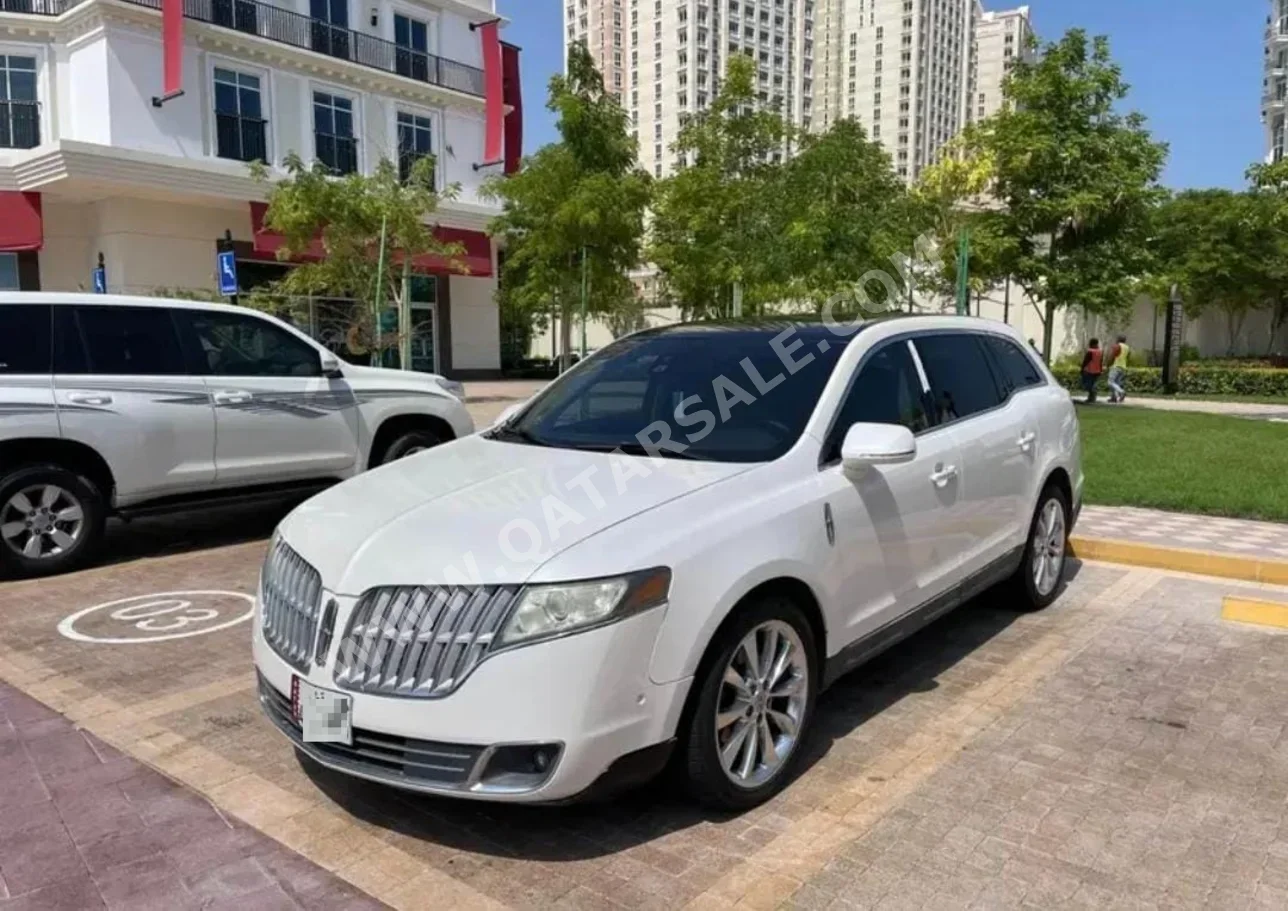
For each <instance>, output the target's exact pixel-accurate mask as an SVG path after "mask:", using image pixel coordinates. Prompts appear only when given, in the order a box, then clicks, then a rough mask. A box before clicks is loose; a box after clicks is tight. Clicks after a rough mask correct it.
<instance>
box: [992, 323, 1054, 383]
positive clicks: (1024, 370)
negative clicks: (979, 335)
mask: <svg viewBox="0 0 1288 911" xmlns="http://www.w3.org/2000/svg"><path fill="white" fill-rule="evenodd" d="M983 339H984V346H985V347H986V348H988V350H989V352H990V353H991V354H992V355H993V361H994V362H995V363H996V364H997V366H998V367H999V368H1000V369H1001V371H1002V380H1003V381H1004V382H1005V383H1006V384H1007V386H1008V387H1009V388H1010V389H1027V388H1028V387H1030V386H1041V385H1042V373H1041V372H1040V371H1039V370H1038V368H1037V365H1036V364H1034V363H1033V359H1032V358H1031V357H1029V356H1028V355H1027V354H1025V353H1024V350H1023V349H1022V348H1020V346H1019V345H1017V344H1015V342H1013V341H1011V340H1010V339H1006V338H1002V337H1001V336H999V335H986V336H983Z"/></svg>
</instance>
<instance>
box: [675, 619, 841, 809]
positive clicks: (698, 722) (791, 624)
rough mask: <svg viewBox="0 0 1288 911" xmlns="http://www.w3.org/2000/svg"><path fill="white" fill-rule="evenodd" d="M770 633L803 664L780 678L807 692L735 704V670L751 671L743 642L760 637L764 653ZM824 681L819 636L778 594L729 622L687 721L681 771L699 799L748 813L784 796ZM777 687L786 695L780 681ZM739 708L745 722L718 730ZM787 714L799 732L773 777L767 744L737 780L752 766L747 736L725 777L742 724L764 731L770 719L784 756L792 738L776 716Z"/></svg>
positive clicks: (712, 649) (697, 683)
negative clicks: (726, 757)
mask: <svg viewBox="0 0 1288 911" xmlns="http://www.w3.org/2000/svg"><path fill="white" fill-rule="evenodd" d="M769 629H772V630H773V631H774V632H775V633H776V634H777V635H778V636H779V639H780V642H781V641H788V642H791V645H792V651H793V654H796V655H799V660H800V662H801V664H799V665H789V668H788V670H787V671H786V672H785V676H784V677H783V678H781V679H782V680H786V679H789V678H791V679H795V680H798V681H799V683H798V685H799V686H800V687H803V689H804V696H803V698H801V697H791V698H789V697H780V698H765V697H764V696H762V695H761V694H760V693H753V694H752V695H751V700H750V701H748V700H741V699H739V700H737V701H732V702H731V697H734V696H735V695H736V689H735V688H734V687H732V686H731V685H730V684H729V683H726V681H725V671H726V669H730V668H732V669H734V671H735V673H738V672H739V669H740V668H741V669H742V670H743V671H744V672H745V665H746V663H747V662H746V659H747V654H746V652H745V651H744V650H743V642H744V639H746V638H748V637H749V636H750V635H751V633H752V632H753V631H756V633H757V638H756V641H757V645H758V651H763V649H764V647H765V646H766V645H767V644H768V638H767V633H768V630H769ZM789 631H790V632H789ZM780 648H781V646H780ZM821 676H822V675H821V673H820V669H819V666H818V647H817V645H816V643H815V642H814V633H813V630H812V629H811V627H810V625H809V622H808V621H807V620H806V619H805V615H804V613H802V612H801V609H800V608H799V607H797V606H796V604H795V603H794V602H792V601H790V600H788V599H787V598H783V597H779V596H771V597H767V598H764V599H763V600H760V601H757V602H755V603H753V604H750V605H748V606H747V607H746V608H745V609H743V610H739V611H738V613H737V614H736V615H735V616H734V617H733V620H732V622H729V623H727V624H726V625H725V626H724V627H723V628H722V629H721V630H720V632H719V633H718V634H717V635H716V638H715V639H714V640H713V641H712V643H711V647H710V648H709V649H708V652H707V658H706V659H704V661H703V665H702V670H701V671H700V672H699V674H698V677H697V678H696V679H695V681H694V684H695V686H697V687H698V689H697V690H696V691H695V694H694V699H695V701H694V704H693V709H692V711H691V712H689V713H688V714H687V715H686V719H687V720H686V721H685V723H684V726H683V728H682V735H681V750H680V759H681V769H680V771H681V773H682V774H683V776H684V779H685V784H686V786H687V788H688V790H689V792H690V793H691V794H692V795H693V797H694V798H695V799H696V800H698V801H699V802H701V803H704V804H706V805H708V806H711V807H714V808H717V809H720V810H747V809H750V808H751V807H754V806H757V805H758V804H761V803H764V802H765V801H766V800H768V799H769V798H771V797H773V796H774V795H775V794H776V793H778V792H779V791H780V790H782V788H783V787H784V786H785V785H786V784H787V782H789V781H790V780H791V778H792V771H793V769H794V768H795V767H796V765H797V763H799V762H800V757H801V754H802V752H803V750H802V744H803V743H804V740H805V737H806V735H807V733H808V731H809V725H810V721H811V719H812V718H813V714H814V698H815V695H816V692H817V690H818V682H819V680H820V679H821ZM744 683H745V681H744ZM776 688H777V689H778V690H783V689H786V687H785V686H784V685H783V683H781V682H780V683H779V684H777V687H776ZM744 691H745V688H744ZM763 692H764V690H761V693H763ZM762 707H763V708H767V709H772V710H773V711H774V712H776V713H777V714H776V715H771V714H769V713H767V712H764V713H762ZM735 710H736V711H741V712H743V716H742V717H741V718H738V719H737V720H734V721H732V722H730V723H729V724H728V725H727V726H725V727H724V728H721V729H720V730H719V732H718V731H717V726H718V724H719V721H718V719H717V715H719V714H725V715H726V717H727V716H728V715H729V714H731V713H733V712H734V711H735ZM784 714H786V715H788V716H789V717H790V718H792V719H793V720H794V721H795V731H794V734H792V735H790V736H791V738H792V739H791V742H790V746H789V747H788V749H789V750H790V752H788V753H787V755H786V756H785V757H782V758H781V760H780V761H779V764H778V765H777V767H776V768H774V769H773V770H772V771H770V770H769V769H768V763H762V761H761V758H760V757H763V755H764V753H763V745H762V744H763V742H764V741H758V742H757V744H756V746H757V748H758V751H759V752H758V756H757V757H756V758H754V759H753V764H754V765H755V769H753V771H752V772H751V774H750V775H749V776H747V778H745V779H743V780H742V781H735V777H741V776H740V772H741V771H742V770H743V769H744V768H745V760H746V755H747V741H748V740H749V739H750V737H749V736H745V737H744V738H743V740H742V741H741V743H742V746H741V747H740V748H738V751H737V752H736V753H734V754H733V761H732V762H731V766H732V771H726V768H725V765H724V762H723V761H722V758H721V748H722V745H723V746H724V747H725V748H726V749H727V748H730V747H732V746H733V743H732V742H733V740H734V739H735V738H736V737H737V734H738V731H739V730H741V728H740V727H739V726H740V725H742V724H744V723H745V724H746V725H748V726H749V727H750V728H751V729H752V730H756V731H759V724H758V719H761V718H763V719H764V720H765V722H766V724H767V730H768V731H769V733H770V737H769V739H770V740H773V741H775V746H776V748H777V749H778V752H780V753H781V748H782V746H783V742H784V737H786V736H788V735H787V732H786V729H785V728H784V727H781V726H780V724H779V722H778V721H777V717H778V716H781V715H784Z"/></svg>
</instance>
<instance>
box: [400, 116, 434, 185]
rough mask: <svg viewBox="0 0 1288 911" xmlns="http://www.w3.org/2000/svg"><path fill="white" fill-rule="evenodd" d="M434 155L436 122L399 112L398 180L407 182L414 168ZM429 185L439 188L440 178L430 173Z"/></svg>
mask: <svg viewBox="0 0 1288 911" xmlns="http://www.w3.org/2000/svg"><path fill="white" fill-rule="evenodd" d="M433 154H434V122H433V120H431V119H430V118H429V117H422V116H420V115H419V114H408V113H407V112H405V111H399V112H398V178H399V179H400V180H402V181H404V182H405V181H406V180H407V178H409V177H410V176H411V171H412V167H413V166H414V165H415V164H416V162H418V161H420V160H421V159H422V158H426V157H428V156H431V155H433ZM429 185H430V186H431V187H437V186H438V176H437V174H436V173H434V172H431V173H430V179H429Z"/></svg>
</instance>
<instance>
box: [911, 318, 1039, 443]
mask: <svg viewBox="0 0 1288 911" xmlns="http://www.w3.org/2000/svg"><path fill="white" fill-rule="evenodd" d="M940 335H964V336H967V337H969V338H973V339H974V341H975V344H976V345H978V346H979V349H980V351H981V353H982V354H983V355H984V363H985V364H987V365H988V371H989V376H990V377H992V378H993V387H994V388H995V389H997V391H998V393H999V394H1000V393H1002V392H1006V389H1005V388H1004V387H1001V386H998V381H997V374H996V373H995V372H994V370H993V364H992V360H991V358H990V354H989V350H988V346H987V345H985V344H984V342H983V337H984V336H986V335H998V336H999V337H1000V338H1005V336H1003V335H1001V334H1000V333H993V332H983V331H981V330H979V329H927V330H924V331H922V332H919V333H917V336H918V337H921V338H933V337H935V336H940ZM1007 385H1008V386H1009V383H1008V384H1007ZM1034 388H1036V387H1034V386H1025V387H1024V389H1034ZM1022 391H1024V390H1023V389H1021V390H1014V389H1013V390H1010V391H1009V392H1007V393H1006V395H1005V397H1004V398H1003V399H1002V400H1001V401H1000V402H999V403H998V404H996V405H994V406H993V407H992V408H985V409H984V410H983V411H976V412H973V413H971V414H968V415H967V416H966V417H964V418H958V419H957V420H955V421H949V422H947V423H938V424H935V425H933V426H931V427H929V428H927V429H926V430H925V431H924V432H925V433H928V434H929V433H934V432H935V431H936V430H945V429H947V428H949V427H960V426H961V425H963V424H965V423H966V422H967V421H973V420H974V419H975V418H979V417H984V416H985V415H989V414H992V413H993V412H995V411H1002V410H1003V409H1005V408H1006V407H1007V406H1008V405H1010V404H1011V400H1012V399H1013V398H1015V394H1016V392H1022ZM918 436H920V434H918Z"/></svg>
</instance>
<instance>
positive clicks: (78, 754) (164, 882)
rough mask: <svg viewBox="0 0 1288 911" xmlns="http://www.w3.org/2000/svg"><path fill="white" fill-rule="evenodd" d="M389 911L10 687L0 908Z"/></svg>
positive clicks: (3, 729) (2, 717)
mask: <svg viewBox="0 0 1288 911" xmlns="http://www.w3.org/2000/svg"><path fill="white" fill-rule="evenodd" d="M104 907H107V908H122V909H129V911H143V909H148V908H156V909H164V911H182V909H187V908H208V909H245V911H252V909H253V911H261V909H300V908H308V909H310V911H313V909H324V908H326V909H330V908H337V909H338V908H353V909H359V908H380V907H383V906H382V905H381V904H380V903H378V902H376V901H374V900H372V899H370V898H368V897H367V896H365V895H363V894H361V893H359V892H358V891H357V890H356V889H354V888H352V887H351V886H349V885H347V884H346V883H343V882H341V881H340V880H339V879H337V878H336V877H335V876H333V875H332V874H330V873H328V872H326V871H325V870H323V869H322V868H320V867H318V866H317V865H315V864H313V863H312V862H310V861H308V860H305V859H304V858H303V857H301V856H300V855H298V854H296V853H295V852H294V851H291V850H290V849H288V848H286V847H284V846H282V845H281V844H279V843H278V842H276V841H274V840H273V839H271V838H268V837H266V836H264V835H262V834H260V833H259V832H257V831H255V830H254V829H252V828H250V827H249V826H247V825H245V824H243V823H241V822H239V821H237V820H235V819H232V818H230V817H229V816H226V815H224V814H223V813H221V812H219V811H218V810H217V809H215V808H214V807H213V806H212V805H211V804H210V803H209V802H207V801H206V800H205V799H204V798H202V797H199V796H198V795H196V794H194V793H193V792H191V791H189V790H187V789H186V788H183V787H181V786H180V785H178V784H175V783H174V782H172V781H171V780H170V779H168V778H166V777H165V776H163V775H160V774H158V773H156V772H154V771H152V770H151V769H148V768H147V767H146V766H143V765H141V764H140V763H138V762H136V761H134V760H133V759H129V758H127V757H125V756H123V755H122V754H120V753H118V752H117V751H116V750H114V749H112V748H111V747H109V746H107V745H106V744H104V743H103V742H102V741H101V740H99V739H98V738H96V737H94V736H93V735H92V734H89V733H88V732H85V731H82V730H79V729H77V728H76V727H74V726H73V725H72V724H71V722H69V721H67V719H65V718H63V717H62V716H61V715H59V714H57V713H55V712H53V711H51V710H50V709H48V708H46V707H45V706H44V705H42V704H41V703H39V702H36V701H35V700H33V699H30V698H28V697H27V696H25V695H23V694H22V693H20V692H18V691H17V690H14V689H12V688H10V687H8V686H6V685H5V684H3V683H0V909H3V911H19V909H21V911H28V909H30V911H36V909H40V911H56V909H61V908H66V909H69V911H70V909H74V911H81V909H89V908H104Z"/></svg>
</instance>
